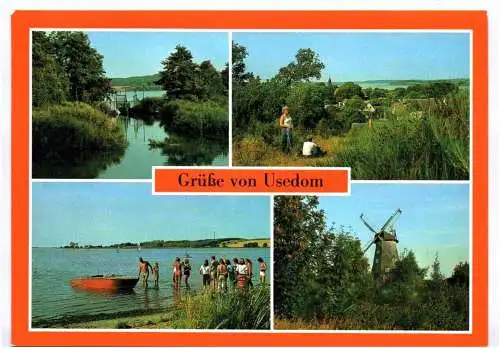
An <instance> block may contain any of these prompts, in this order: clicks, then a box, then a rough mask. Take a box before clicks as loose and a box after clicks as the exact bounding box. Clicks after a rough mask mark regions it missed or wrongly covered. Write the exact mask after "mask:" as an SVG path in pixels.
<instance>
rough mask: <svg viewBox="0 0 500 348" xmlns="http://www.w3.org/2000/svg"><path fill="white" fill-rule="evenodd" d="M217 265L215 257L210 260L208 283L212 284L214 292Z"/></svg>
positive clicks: (215, 288)
mask: <svg viewBox="0 0 500 348" xmlns="http://www.w3.org/2000/svg"><path fill="white" fill-rule="evenodd" d="M218 265H219V263H218V262H217V259H216V258H215V256H212V257H211V258H210V281H211V282H213V289H214V291H215V290H217V266H218Z"/></svg>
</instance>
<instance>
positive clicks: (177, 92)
mask: <svg viewBox="0 0 500 348" xmlns="http://www.w3.org/2000/svg"><path fill="white" fill-rule="evenodd" d="M161 64H162V65H163V70H162V71H160V78H159V80H158V81H157V82H156V83H157V84H158V85H161V86H162V88H163V89H164V90H165V93H166V95H167V96H168V97H169V98H170V99H193V98H196V96H197V95H199V94H200V88H201V86H200V80H199V79H197V72H198V66H197V65H196V64H195V63H194V62H193V55H192V54H191V52H190V51H189V50H188V49H187V48H186V47H184V46H181V45H177V46H176V47H175V51H174V52H172V53H171V54H170V56H168V57H167V58H165V59H164V60H162V62H161Z"/></svg>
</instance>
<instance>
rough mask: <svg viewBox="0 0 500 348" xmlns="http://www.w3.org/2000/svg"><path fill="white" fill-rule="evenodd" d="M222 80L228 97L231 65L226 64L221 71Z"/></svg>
mask: <svg viewBox="0 0 500 348" xmlns="http://www.w3.org/2000/svg"><path fill="white" fill-rule="evenodd" d="M220 78H221V80H222V85H223V86H224V95H227V94H228V91H229V63H226V65H225V66H224V69H222V70H221V72H220Z"/></svg>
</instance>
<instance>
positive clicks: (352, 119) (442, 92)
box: [232, 42, 459, 143]
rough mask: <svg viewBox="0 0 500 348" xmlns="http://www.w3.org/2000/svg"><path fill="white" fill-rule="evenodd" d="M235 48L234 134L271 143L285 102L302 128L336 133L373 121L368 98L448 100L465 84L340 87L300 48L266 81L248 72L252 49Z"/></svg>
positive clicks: (378, 102) (377, 101) (379, 101)
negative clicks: (367, 108) (325, 78)
mask: <svg viewBox="0 0 500 348" xmlns="http://www.w3.org/2000/svg"><path fill="white" fill-rule="evenodd" d="M232 51H233V65H232V68H233V70H232V75H233V76H232V78H233V133H235V134H236V135H237V136H243V135H245V134H252V135H256V136H260V137H262V138H264V140H265V141H266V142H267V143H272V139H271V138H272V137H274V138H275V137H276V131H275V130H276V128H277V119H278V118H279V116H280V114H281V108H282V107H283V106H284V105H288V107H289V110H290V113H291V114H292V115H293V119H294V125H295V126H296V127H298V128H299V129H306V130H308V132H311V131H312V132H315V131H318V132H319V133H324V130H330V132H331V133H332V134H334V135H335V134H341V133H345V132H347V131H348V130H350V128H351V125H352V124H353V123H362V122H367V119H368V115H367V113H366V112H363V109H364V107H365V102H367V101H370V102H371V103H372V104H374V105H375V106H384V107H389V106H390V105H391V104H392V103H393V102H395V101H398V100H401V101H402V100H403V99H419V98H429V99H439V98H443V97H444V96H446V95H448V94H450V93H456V92H457V91H458V88H459V87H458V85H457V84H456V83H453V82H450V81H432V82H426V83H419V84H412V85H409V86H408V87H407V88H396V89H394V90H387V89H382V88H365V89H363V88H362V87H361V86H360V85H358V84H356V83H354V82H346V83H343V84H342V85H337V84H335V83H333V82H332V80H331V78H329V79H328V81H327V82H319V81H317V80H318V79H319V78H320V77H321V72H322V70H323V69H324V67H325V65H324V63H323V62H321V60H320V57H319V55H318V54H317V53H316V52H314V51H313V50H312V49H310V48H302V49H299V50H298V51H297V53H296V55H295V59H294V60H293V61H292V62H290V63H289V64H287V65H286V66H284V67H282V68H280V69H279V71H278V72H277V74H276V75H275V76H273V77H272V78H270V79H268V80H266V81H263V80H262V79H261V78H260V77H259V76H256V75H255V74H254V73H252V72H248V71H246V64H245V59H246V57H247V56H248V51H247V49H246V47H244V46H242V45H240V44H238V43H235V42H233V46H232ZM339 103H342V104H341V105H339ZM384 111H386V110H383V111H382V110H379V112H378V114H377V115H376V116H375V117H376V118H383V117H385V116H386V113H385V112H384ZM372 116H373V115H370V117H372ZM273 130H274V131H273Z"/></svg>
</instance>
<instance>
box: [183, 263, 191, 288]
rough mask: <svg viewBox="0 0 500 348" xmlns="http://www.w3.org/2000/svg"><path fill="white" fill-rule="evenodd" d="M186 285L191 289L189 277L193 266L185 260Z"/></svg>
mask: <svg viewBox="0 0 500 348" xmlns="http://www.w3.org/2000/svg"><path fill="white" fill-rule="evenodd" d="M183 268H184V284H185V285H186V287H187V288H189V276H190V275H191V265H190V264H189V260H188V259H184V267H183Z"/></svg>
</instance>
